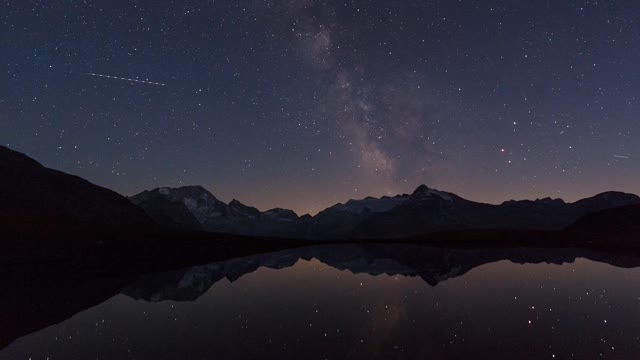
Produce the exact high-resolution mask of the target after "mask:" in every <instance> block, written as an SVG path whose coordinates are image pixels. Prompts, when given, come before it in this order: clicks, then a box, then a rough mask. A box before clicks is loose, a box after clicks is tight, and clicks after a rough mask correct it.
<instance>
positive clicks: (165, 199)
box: [0, 146, 640, 240]
mask: <svg viewBox="0 0 640 360" xmlns="http://www.w3.org/2000/svg"><path fill="white" fill-rule="evenodd" d="M638 224H640V197H638V196H636V195H634V194H628V193H623V192H605V193H601V194H598V195H595V196H592V197H589V198H585V199H582V200H579V201H576V202H572V203H568V202H565V201H563V200H561V199H551V198H544V199H538V200H520V201H513V200H511V201H506V202H503V203H502V204H499V205H493V204H485V203H479V202H475V201H471V200H467V199H464V198H462V197H460V196H458V195H456V194H453V193H450V192H445V191H439V190H436V189H431V188H429V187H427V186H425V185H420V186H419V187H418V188H416V189H415V191H413V192H412V193H411V194H399V195H396V196H392V197H390V196H383V197H380V198H374V197H367V198H364V199H360V200H349V201H347V202H345V203H340V204H336V205H333V206H331V207H329V208H327V209H325V210H323V211H321V212H320V213H318V214H317V215H315V216H310V215H303V216H298V215H297V214H296V213H295V212H293V211H291V210H287V209H281V208H274V209H270V210H267V211H260V210H258V209H256V208H254V207H251V206H247V205H244V204H242V203H240V202H239V201H237V200H232V201H231V202H229V203H224V202H222V201H220V200H219V199H217V198H216V197H215V196H214V195H213V194H212V193H210V192H209V191H207V190H206V189H205V188H203V187H201V186H185V187H180V188H168V187H161V188H156V189H153V190H148V191H143V192H141V193H139V194H137V195H134V196H131V197H130V198H128V199H127V198H126V197H124V196H121V195H119V194H117V193H115V192H113V191H111V190H108V189H105V188H102V187H100V186H97V185H94V184H92V183H90V182H88V181H86V180H84V179H81V178H79V177H77V176H73V175H69V174H65V173H63V172H60V171H57V170H53V169H49V168H46V167H44V166H42V165H41V164H40V163H38V162H37V161H35V160H33V159H31V158H29V157H28V156H26V155H24V154H21V153H19V152H16V151H13V150H11V149H8V148H6V147H2V146H0V225H1V226H2V227H3V229H17V230H19V231H20V230H25V231H26V230H30V231H34V230H35V232H36V233H37V232H38V231H46V230H52V229H53V230H57V229H73V230H78V229H80V230H86V229H88V230H91V231H104V230H109V231H111V230H117V231H127V232H130V231H132V230H135V231H147V232H149V231H162V230H161V229H163V228H164V229H170V230H171V231H174V232H175V231H178V232H180V231H183V232H184V231H190V232H201V233H206V232H210V233H224V234H233V235H243V236H252V237H270V238H289V239H307V240H350V239H357V240H368V239H376V240H384V239H400V238H411V237H416V236H424V235H426V234H434V233H443V232H450V231H476V230H487V229H492V230H519V231H523V230H524V231H530V230H535V231H547V230H562V229H567V228H568V229H569V230H571V231H573V232H581V231H582V232H612V231H615V232H618V233H624V232H627V233H628V232H634V233H635V234H638V233H640V229H639V226H638Z"/></svg>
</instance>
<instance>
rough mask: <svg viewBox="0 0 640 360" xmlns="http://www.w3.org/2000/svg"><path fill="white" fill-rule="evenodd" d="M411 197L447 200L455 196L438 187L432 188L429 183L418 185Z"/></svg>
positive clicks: (451, 199)
mask: <svg viewBox="0 0 640 360" xmlns="http://www.w3.org/2000/svg"><path fill="white" fill-rule="evenodd" d="M411 198H412V199H414V200H425V199H433V198H440V199H442V200H446V201H453V198H452V197H451V195H450V194H449V193H446V192H444V191H439V190H436V189H431V188H429V187H428V186H427V185H424V184H422V185H420V186H418V187H417V188H416V189H415V190H414V191H413V193H412V194H411Z"/></svg>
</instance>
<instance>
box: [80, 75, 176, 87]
mask: <svg viewBox="0 0 640 360" xmlns="http://www.w3.org/2000/svg"><path fill="white" fill-rule="evenodd" d="M86 75H91V76H98V77H103V78H109V79H116V80H124V81H131V82H137V83H141V84H149V85H158V86H167V84H161V83H157V82H153V81H146V80H138V79H127V78H123V77H118V76H110V75H103V74H96V73H86Z"/></svg>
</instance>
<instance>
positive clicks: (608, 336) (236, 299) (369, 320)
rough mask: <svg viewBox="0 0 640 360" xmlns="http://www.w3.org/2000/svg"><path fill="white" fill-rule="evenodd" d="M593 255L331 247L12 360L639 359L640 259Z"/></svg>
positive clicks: (279, 260) (191, 275)
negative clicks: (217, 359)
mask: <svg viewBox="0 0 640 360" xmlns="http://www.w3.org/2000/svg"><path fill="white" fill-rule="evenodd" d="M583 255H584V254H582V255H581V254H578V255H574V254H572V253H571V251H569V250H566V251H559V250H554V251H538V252H536V251H533V252H530V251H528V250H527V251H524V250H517V251H515V250H514V251H511V252H504V251H503V253H501V254H500V255H495V254H492V253H491V251H490V250H477V251H473V250H468V251H456V250H443V249H435V250H424V249H422V250H416V249H411V248H408V249H403V250H402V251H400V250H398V249H393V250H389V248H384V247H376V246H373V247H371V248H365V249H363V248H362V247H356V246H354V247H352V248H347V247H342V248H337V247H320V248H313V249H304V250H293V251H284V252H279V253H273V254H264V255H259V256H254V257H247V258H243V259H234V260H230V261H225V262H219V263H214V264H209V265H204V266H197V267H193V268H188V269H183V270H179V271H173V272H168V273H159V274H148V275H145V276H143V277H141V278H138V279H136V280H135V281H133V282H132V283H129V284H126V286H125V287H124V288H123V289H122V290H121V291H119V293H116V294H115V295H113V296H112V297H110V298H108V300H106V301H104V302H102V303H100V304H98V305H97V306H93V307H90V308H87V309H84V310H82V311H80V312H78V313H76V314H69V316H71V317H70V318H68V319H66V320H64V321H62V322H60V323H57V324H53V325H50V326H46V327H44V328H42V329H39V330H37V331H35V332H32V333H30V334H26V335H24V336H21V337H19V338H17V339H15V340H13V341H12V342H10V344H8V345H7V346H6V347H4V348H3V349H2V350H0V358H1V359H25V360H26V359H34V360H35V359H52V360H53V359H215V358H219V359H271V358H274V359H275V358H291V359H295V358H310V359H344V358H348V359H390V358H397V359H405V358H416V359H417V358H420V359H424V358H436V359H465V358H466V359H468V358H483V359H503V358H504V359H599V358H606V359H638V358H640V268H638V267H636V266H637V265H640V261H638V260H637V259H634V258H623V259H622V260H620V259H619V258H616V259H615V260H614V261H610V263H613V264H610V263H607V259H608V258H607V255H598V254H596V255H593V254H590V255H593V256H586V257H591V258H594V259H595V260H589V259H587V258H585V257H581V256H583ZM588 255H589V254H588ZM574 256H576V257H577V258H575V260H574ZM420 259H424V261H423V260H420ZM432 259H437V260H432ZM514 261H515V263H514ZM548 262H549V263H548ZM416 264H417V265H416ZM34 300H35V299H34ZM37 301H40V302H44V303H45V304H46V301H47V299H37ZM69 301H73V298H71V299H69ZM45 306H46V305H45Z"/></svg>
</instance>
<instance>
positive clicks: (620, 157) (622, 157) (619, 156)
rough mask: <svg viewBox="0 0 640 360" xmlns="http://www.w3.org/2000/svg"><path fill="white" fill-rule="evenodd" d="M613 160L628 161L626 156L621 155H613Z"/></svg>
mask: <svg viewBox="0 0 640 360" xmlns="http://www.w3.org/2000/svg"><path fill="white" fill-rule="evenodd" d="M613 157H614V158H618V159H628V158H629V157H628V156H623V155H613Z"/></svg>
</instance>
